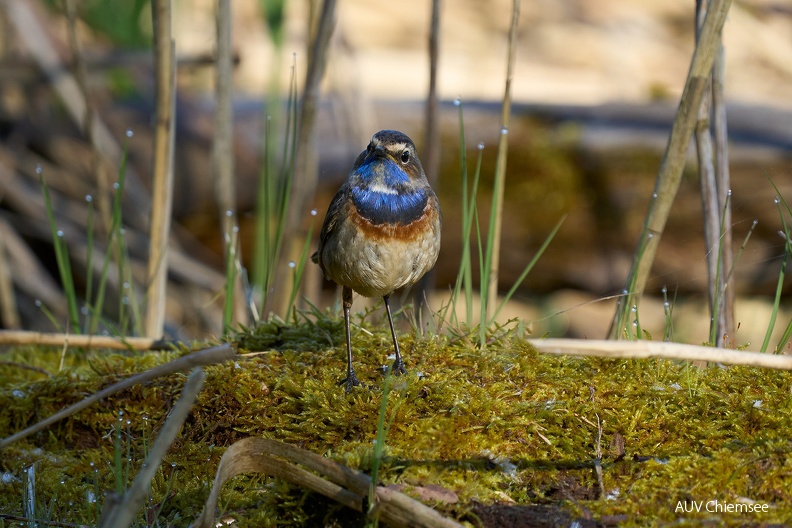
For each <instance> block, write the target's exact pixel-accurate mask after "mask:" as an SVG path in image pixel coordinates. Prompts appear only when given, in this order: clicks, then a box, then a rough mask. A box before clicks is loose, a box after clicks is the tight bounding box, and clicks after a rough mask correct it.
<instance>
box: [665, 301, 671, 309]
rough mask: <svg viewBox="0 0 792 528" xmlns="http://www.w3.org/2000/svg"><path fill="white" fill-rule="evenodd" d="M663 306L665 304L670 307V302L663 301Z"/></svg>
mask: <svg viewBox="0 0 792 528" xmlns="http://www.w3.org/2000/svg"><path fill="white" fill-rule="evenodd" d="M663 306H665V307H666V308H670V307H671V303H670V302H668V301H665V302H664V303H663Z"/></svg>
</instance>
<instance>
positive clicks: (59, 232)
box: [58, 229, 63, 238]
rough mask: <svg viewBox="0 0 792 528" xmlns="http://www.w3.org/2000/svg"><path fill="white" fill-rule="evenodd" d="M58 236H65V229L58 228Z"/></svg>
mask: <svg viewBox="0 0 792 528" xmlns="http://www.w3.org/2000/svg"><path fill="white" fill-rule="evenodd" d="M58 238H63V229H58Z"/></svg>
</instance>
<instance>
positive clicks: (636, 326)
mask: <svg viewBox="0 0 792 528" xmlns="http://www.w3.org/2000/svg"><path fill="white" fill-rule="evenodd" d="M633 326H634V327H635V328H638V321H637V320H636V321H633Z"/></svg>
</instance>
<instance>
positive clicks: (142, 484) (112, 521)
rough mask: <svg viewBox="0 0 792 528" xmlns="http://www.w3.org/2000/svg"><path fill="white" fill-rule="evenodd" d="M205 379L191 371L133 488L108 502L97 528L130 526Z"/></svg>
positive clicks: (200, 370) (195, 370)
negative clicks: (118, 498)
mask: <svg viewBox="0 0 792 528" xmlns="http://www.w3.org/2000/svg"><path fill="white" fill-rule="evenodd" d="M205 379H206V374H205V373H204V371H203V369H202V368H200V367H197V368H196V369H194V370H193V371H192V373H191V374H190V377H189V378H188V379H187V382H186V383H185V384H184V388H183V389H182V393H181V397H179V400H178V401H177V402H176V404H175V405H174V406H173V409H172V410H171V412H170V414H169V415H168V419H167V421H166V422H165V425H163V426H162V429H160V432H159V435H157V439H156V440H155V441H154V444H152V446H151V451H149V454H148V456H147V457H146V460H145V461H144V462H143V465H142V466H141V469H140V472H139V473H138V474H137V476H136V477H135V480H134V481H132V485H131V486H130V487H129V489H128V490H127V491H126V493H124V496H123V497H121V498H120V500H118V501H116V500H111V501H107V503H106V506H105V508H104V510H103V511H102V518H101V519H100V522H99V526H100V528H126V527H127V526H129V525H131V524H132V520H133V518H134V516H135V514H136V513H137V512H138V510H140V508H141V507H142V506H143V503H144V502H145V501H146V495H147V494H148V492H149V489H150V488H151V481H152V480H153V479H154V475H155V474H156V472H157V470H158V469H159V466H160V464H162V459H163V458H164V457H165V453H167V451H168V449H169V448H170V446H171V445H172V444H173V441H174V440H176V435H178V434H179V430H180V429H181V427H182V425H183V424H184V421H185V420H186V419H187V416H188V415H189V414H190V409H191V408H192V405H193V403H195V398H196V397H197V396H198V393H199V392H200V391H201V388H203V383H204V380H205Z"/></svg>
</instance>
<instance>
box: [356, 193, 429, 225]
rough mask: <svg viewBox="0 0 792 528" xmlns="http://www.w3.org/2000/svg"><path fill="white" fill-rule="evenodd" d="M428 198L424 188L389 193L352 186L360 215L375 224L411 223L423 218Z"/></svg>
mask: <svg viewBox="0 0 792 528" xmlns="http://www.w3.org/2000/svg"><path fill="white" fill-rule="evenodd" d="M428 200H429V197H428V196H427V194H426V192H425V191H424V190H423V189H418V190H415V191H410V192H398V193H396V194H389V193H384V192H380V191H372V190H370V189H368V188H366V187H353V188H352V203H353V204H354V205H355V208H356V209H357V211H358V213H359V214H360V216H362V217H363V218H365V219H366V220H368V221H369V222H371V223H372V224H374V225H380V224H402V225H407V224H411V223H412V222H415V221H416V220H418V219H419V218H421V215H423V212H424V208H425V207H426V202H427V201H428Z"/></svg>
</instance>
